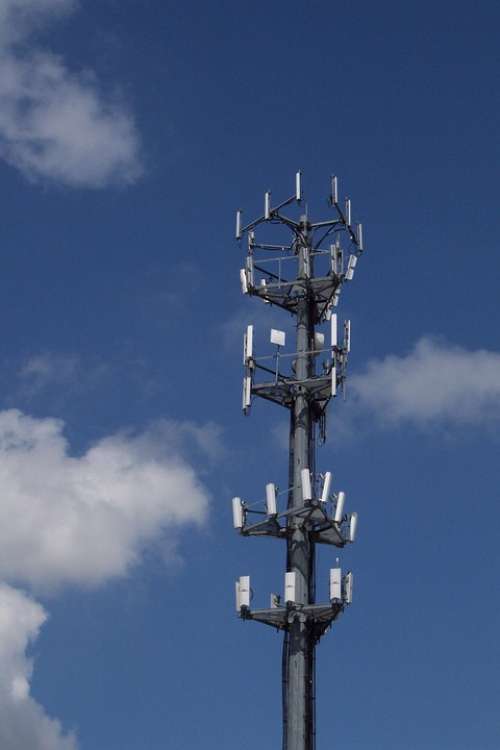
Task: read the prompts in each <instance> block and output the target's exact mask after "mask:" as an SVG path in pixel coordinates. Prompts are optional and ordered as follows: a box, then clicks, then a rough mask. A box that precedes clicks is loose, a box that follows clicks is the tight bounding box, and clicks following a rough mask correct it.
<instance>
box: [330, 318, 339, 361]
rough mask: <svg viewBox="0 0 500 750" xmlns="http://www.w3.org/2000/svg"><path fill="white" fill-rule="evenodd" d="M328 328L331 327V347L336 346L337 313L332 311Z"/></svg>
mask: <svg viewBox="0 0 500 750" xmlns="http://www.w3.org/2000/svg"><path fill="white" fill-rule="evenodd" d="M330 329H331V345H332V349H333V347H335V346H337V344H338V334H337V314H336V313H333V314H332V317H331V318H330ZM332 354H333V352H332Z"/></svg>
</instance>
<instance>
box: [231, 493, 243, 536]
mask: <svg viewBox="0 0 500 750" xmlns="http://www.w3.org/2000/svg"><path fill="white" fill-rule="evenodd" d="M233 526H234V528H235V529H242V528H243V503H242V502H241V497H233Z"/></svg>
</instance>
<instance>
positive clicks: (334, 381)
mask: <svg viewBox="0 0 500 750" xmlns="http://www.w3.org/2000/svg"><path fill="white" fill-rule="evenodd" d="M331 376H332V396H336V395H337V368H336V367H332V372H331Z"/></svg>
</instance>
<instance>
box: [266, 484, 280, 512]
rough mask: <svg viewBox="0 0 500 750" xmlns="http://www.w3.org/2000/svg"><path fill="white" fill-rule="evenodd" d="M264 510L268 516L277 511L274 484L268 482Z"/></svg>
mask: <svg viewBox="0 0 500 750" xmlns="http://www.w3.org/2000/svg"><path fill="white" fill-rule="evenodd" d="M266 511H267V515H268V516H275V515H276V513H277V512H278V504H277V502H276V485H275V484H273V483H272V482H270V483H269V484H266Z"/></svg>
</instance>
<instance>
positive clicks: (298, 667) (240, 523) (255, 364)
mask: <svg viewBox="0 0 500 750" xmlns="http://www.w3.org/2000/svg"><path fill="white" fill-rule="evenodd" d="M338 196H339V189H338V179H337V177H332V179H331V187H330V197H329V204H330V207H331V209H333V211H334V216H333V217H332V218H330V219H327V220H326V221H318V222H312V221H311V220H310V219H309V217H308V216H307V214H302V215H300V217H299V218H298V219H294V218H291V217H290V216H288V215H285V214H284V209H286V208H288V207H292V206H294V205H298V206H301V204H302V202H303V192H302V174H301V172H297V173H296V176H295V192H294V194H293V195H292V196H291V197H290V198H288V199H287V200H284V201H282V202H281V203H277V204H276V205H274V206H273V201H272V196H271V192H270V191H268V192H266V193H265V196H264V213H263V215H262V216H260V217H259V218H257V219H256V220H254V221H251V222H250V223H249V224H246V225H244V224H243V215H242V211H240V210H239V211H237V213H236V239H237V240H240V241H241V240H243V238H244V237H246V240H247V256H246V261H245V265H244V267H243V268H242V269H241V270H240V282H241V288H242V292H243V293H244V294H247V295H250V296H253V297H258V298H260V299H261V300H262V301H263V302H265V303H267V304H271V305H276V306H277V307H280V308H282V309H283V310H286V311H287V312H289V313H291V314H292V315H294V316H295V318H296V330H297V335H296V342H295V351H292V352H288V351H286V335H285V332H284V331H280V330H276V329H271V332H270V343H271V344H272V345H274V347H275V351H274V353H269V354H266V353H264V354H262V355H260V354H259V355H258V356H257V353H256V351H255V345H254V343H255V340H254V326H253V325H249V326H248V327H247V329H246V332H245V334H244V345H243V366H244V378H243V395H242V408H243V412H244V414H245V415H248V414H249V413H250V410H251V406H252V402H253V400H254V398H256V397H259V398H262V399H265V400H266V401H271V402H273V403H275V404H278V405H279V406H281V407H284V408H286V409H288V411H289V412H290V448H289V455H290V459H289V481H288V486H287V487H286V488H285V489H284V490H282V491H280V490H279V488H278V487H277V486H276V484H274V483H269V484H267V485H266V488H265V493H263V501H262V507H259V508H258V509H256V508H255V506H254V504H252V505H251V504H250V503H248V502H246V501H245V500H244V499H242V498H240V497H235V498H233V525H234V527H235V529H237V531H238V532H239V533H240V534H242V535H243V536H269V537H275V538H278V539H283V540H284V541H285V542H286V547H287V555H286V571H285V580H284V591H283V597H281V596H280V595H279V594H271V601H270V606H269V608H267V609H254V608H251V606H250V600H251V593H250V592H251V588H250V577H249V576H241V577H240V578H239V579H238V581H237V582H236V609H237V612H238V614H239V616H240V617H241V618H243V619H245V620H255V621H257V622H261V623H264V624H266V625H270V626H272V627H274V628H277V629H279V630H282V631H283V632H284V643H283V661H282V664H283V681H282V684H283V748H284V750H314V747H315V648H316V644H317V643H318V641H319V640H320V638H321V637H322V635H323V634H324V633H325V632H326V631H327V630H328V629H329V628H330V626H331V625H332V623H333V622H334V621H335V620H336V619H337V618H338V616H339V615H340V614H341V612H343V611H344V609H345V607H346V606H348V605H349V604H350V603H351V601H352V587H353V577H352V573H350V572H348V573H347V574H345V575H342V571H341V568H340V566H339V565H338V563H337V564H336V565H335V567H333V568H332V569H331V570H330V580H329V597H328V601H327V602H326V603H323V604H318V603H316V598H315V590H316V574H315V562H316V545H317V544H327V545H333V546H334V547H337V548H342V547H344V546H345V545H346V544H349V543H352V542H353V541H354V539H355V536H356V529H357V520H358V518H357V514H356V513H346V512H345V510H344V508H345V498H346V495H345V493H344V492H343V491H336V490H334V489H333V484H334V483H333V478H332V473H331V472H330V471H326V472H325V473H323V474H321V473H318V472H317V471H316V455H315V453H316V452H315V445H316V439H315V438H316V434H317V432H319V437H320V440H321V441H322V442H324V441H325V439H326V413H327V407H328V404H329V403H330V400H331V399H332V398H334V397H335V396H336V395H337V394H338V392H339V389H340V390H342V391H344V390H345V382H346V370H347V360H348V355H349V352H350V349H351V324H350V321H345V323H344V324H343V331H342V335H341V336H340V335H339V330H338V328H339V326H338V320H337V312H336V308H337V305H338V303H339V298H340V293H341V291H342V288H343V285H344V283H346V282H350V281H352V279H353V277H354V273H355V269H356V264H357V261H358V258H359V256H360V255H361V253H362V252H363V227H362V225H361V224H357V225H356V226H353V224H352V221H351V215H352V206H351V200H350V198H347V199H346V200H345V203H344V207H343V208H342V207H341V206H340V203H339V197H338ZM270 225H274V226H275V227H276V228H277V229H276V230H274V231H275V233H276V231H277V230H280V234H279V237H280V238H281V236H282V234H281V233H282V232H284V233H285V235H286V239H285V241H284V242H279V241H278V242H272V243H270V242H263V241H261V240H260V239H257V236H256V234H257V230H260V229H261V228H262V227H264V226H266V227H268V228H270ZM341 238H342V239H343V241H344V243H345V241H347V245H348V247H349V252H348V254H347V262H345V257H346V254H345V252H344V244H343V243H342V242H341ZM320 327H323V329H324V330H323V331H321V330H317V328H320ZM325 329H326V330H325ZM321 359H322V361H321V363H320V360H321Z"/></svg>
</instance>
